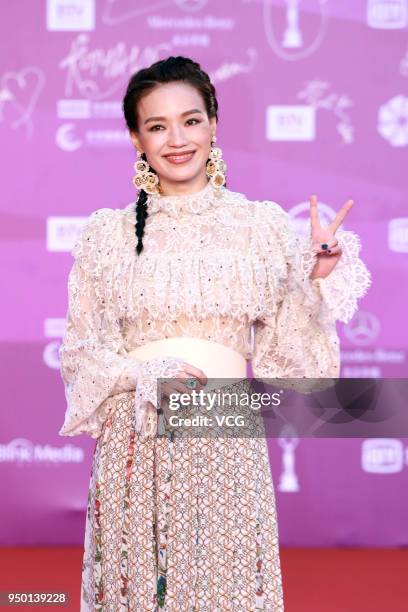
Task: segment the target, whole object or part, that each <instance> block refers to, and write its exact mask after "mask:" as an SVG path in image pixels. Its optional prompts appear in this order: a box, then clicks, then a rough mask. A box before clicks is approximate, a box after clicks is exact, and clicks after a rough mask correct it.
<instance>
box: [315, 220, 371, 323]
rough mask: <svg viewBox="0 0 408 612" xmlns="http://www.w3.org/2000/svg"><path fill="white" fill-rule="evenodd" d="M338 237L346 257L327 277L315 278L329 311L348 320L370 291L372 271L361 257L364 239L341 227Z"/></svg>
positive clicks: (332, 314) (343, 256)
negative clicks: (358, 301) (360, 299)
mask: <svg viewBox="0 0 408 612" xmlns="http://www.w3.org/2000/svg"><path fill="white" fill-rule="evenodd" d="M336 238H337V240H338V243H339V246H340V247H341V249H342V252H343V253H342V256H341V257H340V260H339V262H338V263H337V265H336V266H335V268H334V270H332V272H331V273H330V274H329V276H326V277H325V278H317V279H314V281H312V282H313V283H314V286H315V287H318V288H319V292H320V295H321V297H322V299H323V302H324V305H325V308H326V310H327V311H328V312H329V313H330V315H331V316H332V318H334V319H336V320H339V321H343V322H344V323H348V322H349V321H350V320H351V319H352V317H353V315H354V313H355V312H356V310H357V300H358V299H359V298H361V297H362V296H364V295H365V294H366V293H367V290H368V288H369V287H370V285H371V281H372V279H371V274H370V272H369V270H368V269H367V267H366V265H365V264H364V262H363V261H362V260H361V259H360V258H359V254H360V250H361V242H360V238H359V236H358V235H357V234H355V233H354V232H351V231H345V230H338V231H337V232H336Z"/></svg>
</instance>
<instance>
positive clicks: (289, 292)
mask: <svg viewBox="0 0 408 612" xmlns="http://www.w3.org/2000/svg"><path fill="white" fill-rule="evenodd" d="M147 206H148V217H147V219H146V225H145V233H144V237H143V245H144V250H143V251H142V253H141V254H140V255H137V254H136V236H135V220H136V216H135V203H131V204H129V205H128V206H127V207H125V208H123V209H116V210H113V209H110V208H101V209H99V210H96V211H94V212H93V213H92V214H91V215H90V217H89V219H88V221H87V223H86V225H85V228H84V230H83V232H82V234H81V236H80V238H79V239H78V241H77V242H76V244H75V246H74V248H73V250H72V254H73V256H74V257H75V261H74V264H73V266H72V269H71V271H70V274H69V277H68V311H67V326H66V330H65V333H64V337H63V340H62V344H61V348H60V361H61V376H62V379H63V382H64V384H65V395H66V400H67V408H66V413H65V421H64V424H63V426H62V428H61V430H60V432H59V433H60V435H62V436H73V435H77V434H80V433H86V434H88V435H90V436H92V437H93V438H97V437H98V436H99V435H100V433H101V429H102V426H103V423H104V421H105V420H106V418H107V415H108V413H109V410H110V409H111V406H112V405H111V403H110V402H109V398H112V397H113V396H114V395H116V394H118V393H122V392H126V391H134V390H136V391H137V389H139V396H140V399H141V400H147V399H149V400H150V401H154V399H155V397H154V391H153V386H150V387H149V386H148V385H147V386H146V385H144V386H143V385H142V384H140V385H139V383H142V381H145V382H146V381H150V382H151V381H153V380H155V379H156V378H157V377H159V376H171V375H174V371H176V370H177V368H176V370H175V369H174V365H175V362H174V361H172V360H171V358H169V359H155V360H150V362H143V363H140V362H139V361H137V360H136V359H135V358H134V357H132V356H130V355H129V354H128V353H129V352H130V351H131V350H133V349H135V348H136V347H138V346H140V345H143V344H145V343H147V342H151V341H153V340H159V339H162V338H170V337H175V336H190V337H197V338H204V339H209V340H213V341H215V342H219V343H221V344H224V345H226V346H229V347H231V348H232V349H234V350H236V351H238V352H239V353H241V354H242V355H243V356H244V357H245V358H246V359H248V360H251V365H252V371H253V374H254V376H255V377H256V378H275V377H279V378H280V377H282V378H300V377H308V378H316V377H328V378H329V377H337V376H338V375H339V367H340V356H339V339H338V335H337V332H336V320H340V321H344V322H347V321H349V320H350V319H351V317H352V316H353V313H354V312H355V310H356V308H357V299H358V298H359V297H361V296H362V295H364V294H365V292H366V290H367V288H368V287H369V285H370V283H371V277H370V273H369V272H368V270H367V268H366V266H365V264H364V263H363V262H362V261H361V259H360V258H359V252H360V240H359V237H358V236H357V235H356V234H355V233H353V232H350V231H344V230H338V231H337V232H336V237H337V239H338V241H339V244H340V245H341V247H342V249H343V255H342V257H341V258H340V261H339V262H338V264H337V265H336V267H335V268H334V270H333V271H332V272H331V274H330V275H329V276H328V277H326V278H324V279H317V280H314V281H311V280H310V279H309V275H310V272H311V270H312V269H313V267H314V264H315V260H316V255H315V254H314V253H313V252H312V249H311V243H310V239H306V240H301V239H300V238H299V237H298V236H297V235H296V234H295V233H294V230H293V228H292V227H291V224H290V217H289V215H288V214H287V213H286V212H285V211H284V210H283V209H282V208H281V207H280V206H279V204H277V203H276V202H272V201H249V200H247V198H246V197H245V196H244V195H243V194H241V193H237V192H233V191H231V190H229V189H227V188H226V187H223V188H221V189H216V188H214V187H213V186H212V184H211V183H208V184H207V185H206V187H205V188H204V189H203V190H201V191H200V192H198V193H195V194H191V195H183V196H161V195H149V196H148V202H147ZM193 365H194V364H193Z"/></svg>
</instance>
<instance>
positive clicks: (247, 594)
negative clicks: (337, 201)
mask: <svg viewBox="0 0 408 612" xmlns="http://www.w3.org/2000/svg"><path fill="white" fill-rule="evenodd" d="M123 108H124V115H125V118H126V122H127V126H128V128H129V132H130V136H131V139H132V142H133V144H134V146H135V148H136V149H137V151H138V153H139V154H141V155H142V158H141V159H139V161H137V162H136V164H135V169H136V176H135V177H134V184H135V186H136V187H137V188H138V189H139V194H138V199H137V202H136V203H132V204H130V205H128V206H127V207H126V208H123V209H116V210H112V209H109V208H102V209H99V210H96V211H95V212H94V213H93V214H92V215H91V216H90V219H89V221H88V223H87V224H86V227H85V228H84V231H83V233H82V235H81V237H80V238H79V240H78V242H77V244H76V245H75V247H74V249H73V255H74V257H75V262H74V265H73V268H72V270H71V272H70V275H69V282H68V291H69V306H68V313H67V328H66V332H65V335H64V338H63V342H62V346H61V349H60V357H61V373H62V377H63V380H64V383H65V386H66V397H67V404H68V406H67V411H66V415H65V422H64V425H63V427H62V429H61V430H60V434H61V435H65V436H73V435H77V434H80V433H86V434H88V435H90V436H92V437H93V438H97V443H96V447H95V453H94V458H93V467H92V474H91V481H90V490H89V499H88V511H87V520H86V534H85V552H84V562H83V571H82V595H81V611H82V612H84V611H90V610H105V611H108V610H109V611H110V612H117V611H118V610H131V611H139V610H140V611H142V610H143V611H145V610H146V611H147V610H150V611H158V610H167V611H171V612H176V611H183V612H187V611H188V612H190V611H192V610H195V611H197V610H199V611H204V610H208V611H210V610H211V611H213V610H219V611H222V612H226V611H228V610H231V611H234V612H238V611H241V610H242V611H244V610H245V611H254V610H268V611H271V612H272V611H273V612H278V611H279V612H280V611H281V610H283V595H282V585H281V571H280V561H279V550H278V531H277V522H276V508H275V498H274V491H273V485H272V479H271V473H270V467H269V461H268V451H267V446H266V441H265V439H264V438H262V436H252V437H247V438H238V439H233V438H226V437H224V438H219V437H218V438H214V437H213V438H210V437H205V436H204V437H203V438H201V437H192V436H179V437H177V436H176V437H173V436H171V437H169V436H159V435H158V426H159V427H162V426H163V420H161V421H159V420H158V415H157V411H158V410H159V408H160V407H159V405H158V398H157V393H156V381H157V379H158V378H166V381H165V382H164V383H163V385H162V394H163V397H164V399H165V400H167V398H168V397H169V396H170V394H172V393H173V392H186V391H189V392H191V390H192V389H196V390H197V389H204V388H205V385H206V383H207V382H208V381H209V378H210V377H218V378H232V379H236V380H235V382H234V383H232V385H231V388H241V389H242V388H245V376H246V365H247V362H248V361H249V360H251V364H252V370H253V373H254V376H255V377H257V378H273V377H282V378H289V377H291V378H296V377H300V378H302V377H308V378H314V377H337V376H338V373H339V343H338V336H337V334H336V320H337V319H339V320H342V321H348V320H349V319H350V318H351V316H352V315H353V313H354V311H355V309H356V302H357V298H358V297H360V296H361V295H363V294H364V293H365V291H366V289H367V287H368V286H369V284H370V276H369V273H368V271H367V269H366V267H365V265H364V264H363V262H362V261H361V260H360V259H359V257H358V255H359V240H358V237H357V236H356V235H355V234H353V233H351V232H341V231H339V232H338V233H337V235H335V233H336V230H337V228H338V227H339V225H340V223H341V222H342V221H343V219H344V218H345V216H346V214H347V212H348V211H349V209H350V208H351V206H352V202H351V201H349V202H347V203H346V204H345V205H344V206H343V208H342V209H341V210H340V212H339V213H338V214H337V216H336V218H335V220H334V221H333V222H332V223H331V225H330V226H328V227H326V228H322V227H321V226H320V223H319V217H318V211H317V202H316V198H315V197H314V196H312V198H311V200H310V214H311V239H310V238H308V239H307V240H306V241H305V242H304V244H301V242H300V241H299V239H298V238H296V237H295V234H294V232H293V230H292V229H291V227H290V223H289V217H288V215H287V213H285V212H284V210H283V209H282V208H281V207H280V206H279V205H278V204H276V203H275V202H271V201H263V202H260V201H255V202H250V201H248V200H247V199H246V198H245V196H244V195H242V194H240V193H237V192H233V191H231V190H229V189H228V188H227V187H226V186H225V172H226V164H225V162H224V161H223V160H222V158H221V151H220V150H219V149H217V148H216V147H213V146H212V145H213V143H214V141H215V138H216V128H217V100H216V95H215V90H214V87H213V85H212V84H211V82H210V80H209V78H208V75H207V74H206V73H205V72H203V71H202V70H201V68H200V66H199V65H198V64H197V63H195V62H193V61H192V60H190V59H187V58H183V57H169V58H168V59H166V60H163V61H159V62H157V63H155V64H153V65H152V66H150V67H149V68H146V69H143V70H140V71H139V72H138V73H136V74H135V75H134V76H133V77H132V78H131V80H130V82H129V85H128V88H127V91H126V95H125V97H124V101H123ZM252 330H253V334H254V335H253V339H254V342H253V343H252V342H251V331H252ZM160 412H161V408H160ZM160 417H161V419H163V415H162V414H160Z"/></svg>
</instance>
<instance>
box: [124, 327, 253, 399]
mask: <svg viewBox="0 0 408 612" xmlns="http://www.w3.org/2000/svg"><path fill="white" fill-rule="evenodd" d="M129 354H130V355H133V356H134V357H136V359H139V360H140V361H146V360H148V359H153V358H154V357H160V356H166V355H171V356H173V357H179V358H181V359H183V360H184V361H185V362H186V363H189V364H190V365H192V366H195V367H196V368H199V369H200V370H202V371H203V372H204V374H205V375H206V376H207V378H208V379H212V378H223V379H243V378H246V377H247V360H246V359H245V357H243V356H242V355H241V354H240V353H238V352H237V351H234V350H233V349H231V348H229V347H228V346H224V345H223V344H220V343H219V342H214V341H213V340H204V339H202V338H188V337H176V338H163V339H162V340H155V341H153V342H148V343H147V344H144V345H143V346H139V347H137V348H136V349H133V351H130V353H129ZM225 383H227V380H225ZM211 386H213V385H211ZM206 388H207V389H208V387H206Z"/></svg>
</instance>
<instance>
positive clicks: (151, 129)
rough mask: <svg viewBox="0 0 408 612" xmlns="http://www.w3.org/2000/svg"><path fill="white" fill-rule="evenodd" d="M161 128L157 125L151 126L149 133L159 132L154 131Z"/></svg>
mask: <svg viewBox="0 0 408 612" xmlns="http://www.w3.org/2000/svg"><path fill="white" fill-rule="evenodd" d="M161 127H163V126H162V125H160V124H158V123H157V124H156V125H153V126H152V127H151V128H150V129H149V132H158V131H159V130H156V128H161Z"/></svg>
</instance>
